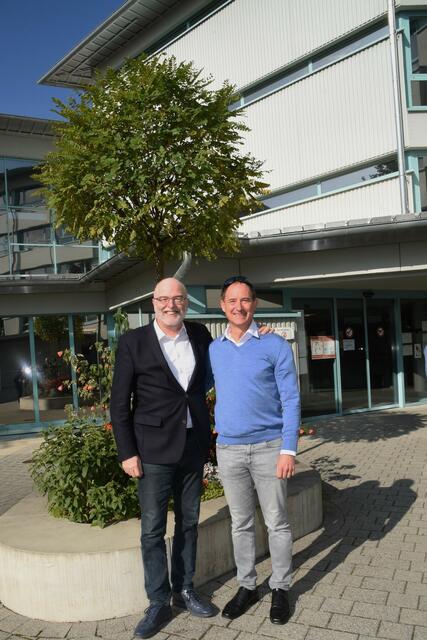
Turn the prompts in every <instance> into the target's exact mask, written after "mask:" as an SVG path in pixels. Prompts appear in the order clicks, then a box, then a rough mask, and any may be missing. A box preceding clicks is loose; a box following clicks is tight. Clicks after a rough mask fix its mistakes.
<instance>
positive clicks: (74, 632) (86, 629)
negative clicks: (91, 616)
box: [67, 622, 97, 638]
mask: <svg viewBox="0 0 427 640" xmlns="http://www.w3.org/2000/svg"><path fill="white" fill-rule="evenodd" d="M96 627H97V623H96V622H74V623H73V624H72V625H71V629H70V630H69V632H68V636H67V638H87V637H88V636H94V635H96Z"/></svg>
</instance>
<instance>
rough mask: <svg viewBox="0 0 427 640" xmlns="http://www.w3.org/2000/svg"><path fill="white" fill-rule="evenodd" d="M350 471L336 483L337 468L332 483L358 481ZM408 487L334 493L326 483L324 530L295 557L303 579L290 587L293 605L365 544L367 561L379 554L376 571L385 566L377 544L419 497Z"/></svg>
mask: <svg viewBox="0 0 427 640" xmlns="http://www.w3.org/2000/svg"><path fill="white" fill-rule="evenodd" d="M331 462H332V463H333V461H331V460H330V459H329V463H331ZM348 468H351V465H343V467H341V469H342V470H343V474H342V475H339V478H337V474H340V473H341V471H340V468H339V467H338V468H335V469H334V467H333V466H332V467H331V468H330V473H331V475H330V479H334V480H335V479H344V478H348V477H351V478H357V477H358V476H354V475H351V474H348V473H347V470H348ZM334 474H335V475H334ZM412 484H413V480H410V479H401V480H396V481H395V482H394V483H393V484H392V485H391V486H390V487H384V486H380V483H379V482H378V480H368V481H366V482H363V483H362V484H359V485H357V486H354V487H348V488H345V489H336V488H335V487H333V486H332V485H330V484H328V483H327V482H324V483H323V491H324V502H325V504H324V508H325V521H324V529H323V531H322V533H321V534H320V535H319V536H318V537H317V538H316V539H315V540H314V541H313V542H312V543H311V544H310V545H309V546H308V547H307V548H305V549H304V550H303V551H301V552H300V553H298V554H296V555H295V557H294V567H295V569H297V568H302V569H303V572H302V573H303V575H302V577H300V578H299V579H297V581H296V582H295V583H294V585H293V586H292V589H291V591H292V593H293V600H295V599H296V598H298V597H299V596H300V595H302V594H303V593H305V592H306V591H309V590H311V589H312V588H313V586H314V585H315V584H316V583H317V582H319V581H320V580H321V579H324V578H325V576H326V575H327V574H329V573H331V572H334V571H338V572H339V571H340V566H341V565H342V564H343V563H344V562H345V561H346V560H347V559H348V558H349V556H350V555H351V554H352V553H354V552H356V551H357V550H358V549H359V547H361V545H363V544H364V543H366V542H367V541H370V542H371V543H372V547H371V549H370V550H369V555H367V558H370V557H371V556H372V553H374V554H375V553H377V554H378V556H379V566H384V567H386V566H387V560H386V559H385V556H386V555H387V552H386V551H381V548H377V545H378V543H379V542H380V541H381V540H382V539H383V538H384V536H385V535H387V534H388V533H390V532H391V531H393V529H394V527H395V526H396V525H397V524H398V523H399V522H400V520H401V519H402V518H403V516H404V515H405V514H406V512H407V511H408V510H409V508H410V507H411V505H412V504H413V503H414V501H415V500H416V497H417V494H416V492H415V491H413V490H412V489H411V486H412ZM375 549H377V551H375ZM382 553H383V554H384V560H383V561H381V554H382ZM350 562H351V559H350ZM358 562H359V560H357V561H356V560H355V564H357V563H358ZM366 564H367V563H366ZM371 568H372V574H373V575H372V577H374V578H375V567H371ZM304 569H306V572H304ZM299 573H301V572H299ZM347 573H350V570H349V571H347ZM391 574H392V571H391ZM391 574H390V578H391ZM381 577H383V574H382V575H381ZM325 582H327V581H326V580H325ZM334 584H335V583H334ZM349 586H350V585H349Z"/></svg>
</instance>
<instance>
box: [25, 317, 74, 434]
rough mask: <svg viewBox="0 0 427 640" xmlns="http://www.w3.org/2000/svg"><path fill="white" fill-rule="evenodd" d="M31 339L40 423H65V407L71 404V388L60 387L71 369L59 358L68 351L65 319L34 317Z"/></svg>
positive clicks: (69, 375)
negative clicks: (33, 348)
mask: <svg viewBox="0 0 427 640" xmlns="http://www.w3.org/2000/svg"><path fill="white" fill-rule="evenodd" d="M34 339H35V347H36V368H37V386H38V395H39V410H40V421H41V422H49V421H50V420H64V418H65V413H64V408H65V406H66V405H69V404H72V403H73V398H72V392H71V389H67V388H66V387H65V386H64V384H63V383H64V381H65V380H71V370H70V367H69V365H67V364H66V363H65V362H64V360H63V358H62V357H61V355H62V352H63V351H64V350H65V349H68V348H69V336H68V316H67V315H65V316H56V315H51V316H38V317H36V318H34Z"/></svg>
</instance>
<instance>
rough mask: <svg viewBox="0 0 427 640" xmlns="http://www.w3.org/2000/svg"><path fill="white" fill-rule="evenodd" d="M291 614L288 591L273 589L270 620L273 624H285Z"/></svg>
mask: <svg viewBox="0 0 427 640" xmlns="http://www.w3.org/2000/svg"><path fill="white" fill-rule="evenodd" d="M290 616H291V609H290V607H289V599H288V592H287V591H285V590H284V589H272V590H271V608H270V620H271V622H272V623H273V624H285V623H286V622H287V621H288V620H289V618H290Z"/></svg>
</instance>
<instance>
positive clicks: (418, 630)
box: [413, 627, 427, 640]
mask: <svg viewBox="0 0 427 640" xmlns="http://www.w3.org/2000/svg"><path fill="white" fill-rule="evenodd" d="M426 638H427V633H426V628H425V627H415V629H414V637H413V640H426Z"/></svg>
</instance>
